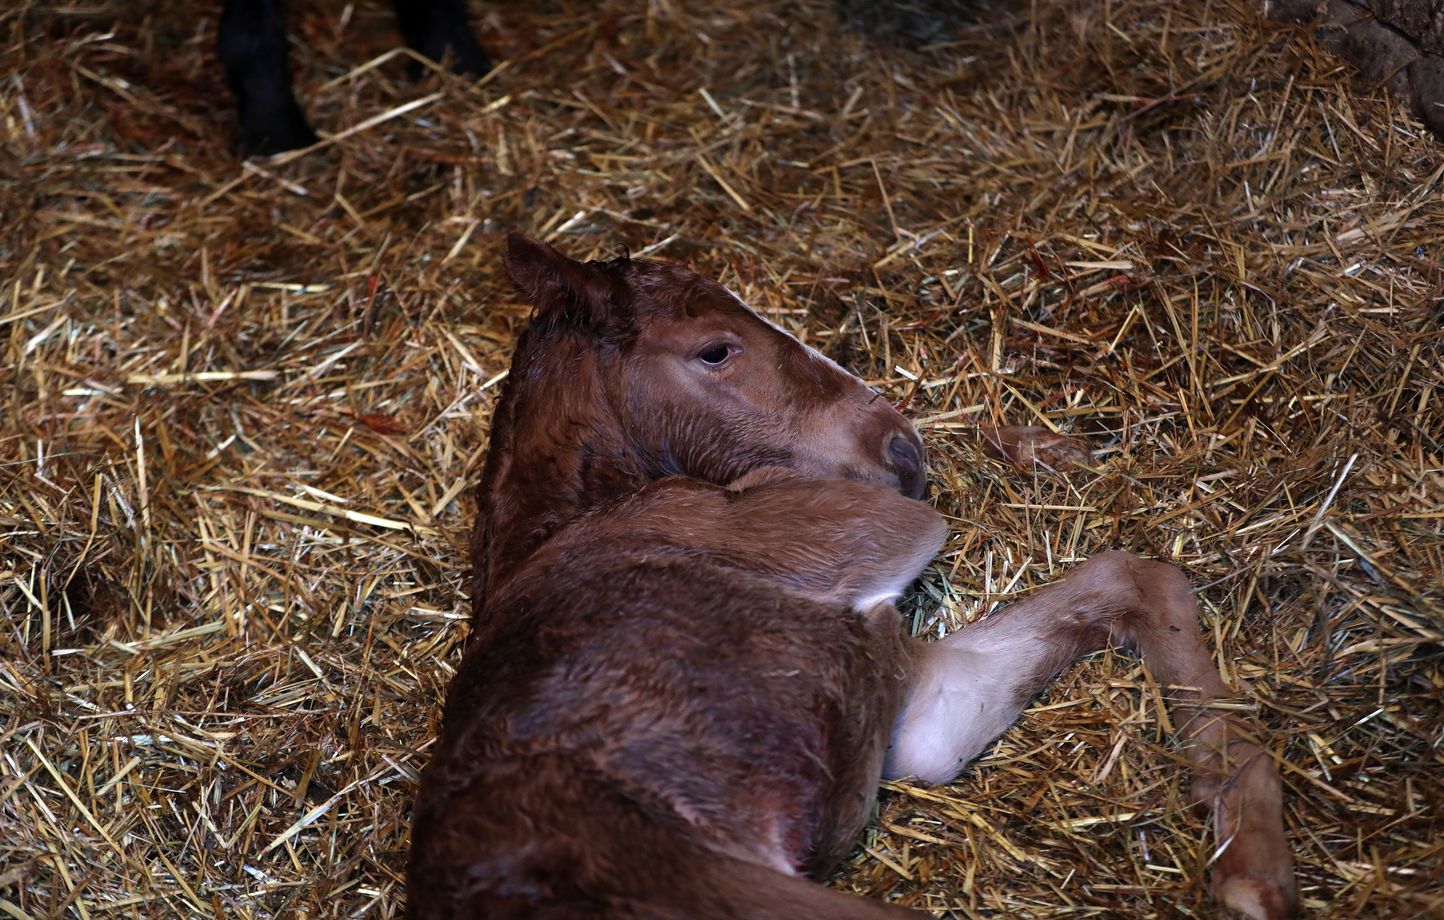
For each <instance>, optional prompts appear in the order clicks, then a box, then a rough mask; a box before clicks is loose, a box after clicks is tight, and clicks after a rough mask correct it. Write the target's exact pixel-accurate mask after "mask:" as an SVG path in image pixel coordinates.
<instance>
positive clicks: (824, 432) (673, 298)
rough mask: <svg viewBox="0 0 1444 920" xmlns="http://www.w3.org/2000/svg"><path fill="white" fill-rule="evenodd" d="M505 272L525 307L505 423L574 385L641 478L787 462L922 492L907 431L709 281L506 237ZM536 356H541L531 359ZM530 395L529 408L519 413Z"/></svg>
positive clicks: (722, 475)
mask: <svg viewBox="0 0 1444 920" xmlns="http://www.w3.org/2000/svg"><path fill="white" fill-rule="evenodd" d="M506 266H507V270H508V271H509V272H510V274H511V277H512V279H513V280H514V281H515V282H516V284H517V286H518V287H519V288H520V289H521V291H522V293H523V294H525V295H526V297H527V298H528V299H529V300H530V301H531V303H532V304H533V306H534V307H535V310H536V312H535V314H534V317H533V321H532V325H531V328H530V329H529V331H528V333H527V336H526V340H525V341H524V342H522V343H520V344H519V346H518V353H517V356H516V364H514V365H513V369H514V372H515V371H516V370H520V369H522V368H523V367H524V368H525V371H524V372H525V373H526V375H527V376H528V378H529V379H528V380H527V381H526V382H525V383H524V384H521V385H522V386H525V388H526V390H528V391H530V392H528V393H522V392H518V393H517V399H518V401H519V402H518V405H516V406H515V407H513V408H514V413H515V414H514V416H513V418H514V419H515V421H516V422H517V423H519V424H528V423H526V422H522V421H521V420H522V419H523V418H524V417H527V416H529V415H531V413H532V411H538V410H539V411H540V413H541V414H543V415H545V414H547V413H548V412H549V411H551V410H553V409H555V408H559V407H556V406H551V405H547V401H548V395H547V394H548V392H552V393H555V392H557V391H560V390H562V389H567V388H573V387H576V386H581V387H583V388H584V389H585V390H586V391H588V392H591V393H593V394H595V395H596V396H597V397H598V398H599V399H600V400H602V401H603V403H604V405H605V411H604V412H603V413H602V414H603V416H604V417H603V418H602V419H597V418H595V417H593V418H591V419H590V420H589V421H590V423H591V424H593V425H598V424H601V425H606V424H612V425H615V426H616V430H615V432H614V434H615V435H616V436H617V443H616V444H615V445H612V449H613V450H614V451H615V450H616V449H619V448H620V449H621V450H622V451H623V452H624V453H626V454H630V457H629V458H628V461H629V462H633V463H636V464H637V465H638V466H639V468H640V471H641V472H642V473H643V475H645V476H646V477H648V478H658V477H660V476H665V475H670V474H682V475H686V476H692V477H696V478H699V479H704V480H707V481H710V482H715V483H726V482H729V481H731V480H733V479H736V478H737V477H738V476H741V475H742V474H744V473H746V472H748V471H750V470H753V469H756V468H758V467H761V466H786V467H790V468H792V469H794V470H797V471H798V472H801V473H804V474H807V475H810V476H817V477H821V478H845V479H858V480H869V481H874V482H880V483H885V484H887V485H889V486H892V487H893V488H896V489H898V490H899V491H901V492H902V493H903V494H905V495H908V496H910V497H913V498H920V497H922V495H923V493H924V491H925V490H926V485H927V479H926V475H925V473H924V469H923V456H922V442H921V441H920V440H919V438H918V435H917V432H916V431H915V430H914V429H913V426H912V425H911V424H910V423H909V422H908V421H907V420H906V419H904V418H903V417H902V416H901V415H899V414H898V413H897V411H896V410H894V409H893V407H892V406H891V405H889V404H888V401H887V400H886V399H883V398H881V396H880V394H878V393H875V392H873V391H872V390H871V389H869V388H868V387H867V386H866V385H865V384H864V383H863V382H862V381H861V380H859V379H858V378H857V377H855V376H853V375H852V374H849V373H848V372H846V371H844V370H843V369H842V368H840V367H838V366H837V365H836V364H834V363H833V362H831V361H829V360H828V359H826V358H824V357H823V356H822V355H820V354H818V353H817V352H816V351H813V350H812V349H810V348H808V347H806V346H805V345H803V344H802V343H800V342H798V341H797V340H796V339H794V338H793V337H792V336H790V335H788V334H787V333H785V332H783V331H782V330H781V329H779V328H778V327H776V326H774V325H773V324H771V323H769V322H768V321H767V320H765V319H763V318H761V317H760V316H758V315H757V314H756V313H754V312H753V311H752V310H751V309H749V308H748V307H747V305H746V304H744V303H743V302H742V301H741V300H740V299H739V298H738V297H737V296H736V295H735V294H733V293H732V292H731V291H729V290H727V289H726V288H724V287H723V286H721V285H720V284H717V283H716V282H714V281H710V280H708V279H706V278H703V277H701V276H700V275H697V274H696V273H694V272H692V271H689V270H688V269H686V268H683V267H681V266H679V265H674V264H668V263H662V262H652V261H646V260H640V259H638V260H632V259H626V258H623V259H616V260H613V261H611V262H589V263H585V264H583V263H580V262H576V261H573V260H571V259H568V258H567V257H565V256H563V255H562V254H560V253H559V252H557V251H556V250H555V249H552V248H551V247H550V246H547V245H546V244H544V243H539V242H535V241H533V240H529V239H526V238H525V237H521V236H516V235H513V236H512V237H511V238H510V239H509V240H508V248H507V255H506ZM562 341H565V344H564V345H560V344H559V343H561V342H562ZM524 350H525V351H528V352H531V354H523V353H522V352H523V351H524ZM539 352H548V353H549V355H550V360H545V361H537V360H534V358H535V357H536V356H537V354H538V353H539ZM558 354H562V355H565V356H566V357H565V358H564V359H563V360H557V355H558ZM546 377H551V378H553V379H551V380H546V379H544V378H546ZM562 378H566V379H562ZM528 399H530V400H535V401H538V402H539V405H537V406H533V407H529V406H526V405H522V404H521V401H525V400H528ZM529 410H530V411H529ZM551 427H554V426H551ZM558 433H561V432H560V431H558ZM594 446H597V445H594ZM597 459H601V458H597ZM618 459H620V458H618Z"/></svg>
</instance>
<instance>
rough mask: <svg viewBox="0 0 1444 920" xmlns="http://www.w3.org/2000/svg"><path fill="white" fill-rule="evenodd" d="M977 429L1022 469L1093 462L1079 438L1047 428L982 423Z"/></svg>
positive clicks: (1082, 465) (1062, 467)
mask: <svg viewBox="0 0 1444 920" xmlns="http://www.w3.org/2000/svg"><path fill="white" fill-rule="evenodd" d="M978 431H979V432H981V434H982V436H983V439H984V440H985V441H987V442H988V445H989V446H990V447H992V448H993V450H994V451H996V452H997V453H998V454H999V455H1001V456H1002V458H1003V459H1004V460H1007V461H1008V462H1009V463H1011V464H1013V465H1014V466H1016V467H1018V468H1019V469H1021V470H1031V469H1032V468H1033V467H1034V466H1044V467H1047V468H1049V469H1053V470H1069V469H1073V468H1075V467H1077V468H1082V469H1088V468H1089V467H1091V466H1093V455H1092V454H1091V453H1089V452H1088V450H1087V449H1086V448H1085V447H1084V446H1083V445H1082V444H1081V443H1080V442H1078V441H1075V440H1074V439H1073V438H1070V437H1067V436H1065V435H1061V434H1055V433H1054V432H1052V431H1049V430H1048V429H1047V428H1033V427H1029V426H1026V425H1010V426H1007V427H1004V428H994V427H991V426H988V425H984V426H981V427H980V428H979V429H978Z"/></svg>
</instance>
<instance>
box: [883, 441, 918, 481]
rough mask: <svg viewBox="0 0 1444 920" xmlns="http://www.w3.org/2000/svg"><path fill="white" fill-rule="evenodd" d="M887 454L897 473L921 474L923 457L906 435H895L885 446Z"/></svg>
mask: <svg viewBox="0 0 1444 920" xmlns="http://www.w3.org/2000/svg"><path fill="white" fill-rule="evenodd" d="M887 454H888V456H889V457H891V458H892V462H893V464H894V465H895V466H896V467H897V471H898V472H899V473H921V472H922V471H923V455H922V453H921V452H920V451H919V450H918V446H917V445H916V444H914V443H913V442H912V439H911V438H909V437H908V436H907V435H902V434H895V435H893V438H892V440H891V441H889V442H888V445H887Z"/></svg>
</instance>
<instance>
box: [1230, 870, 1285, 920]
mask: <svg viewBox="0 0 1444 920" xmlns="http://www.w3.org/2000/svg"><path fill="white" fill-rule="evenodd" d="M1214 897H1216V898H1217V899H1218V903H1219V904H1221V905H1222V906H1223V911H1224V916H1226V917H1228V918H1229V920H1286V918H1288V917H1293V916H1295V915H1296V904H1297V897H1296V896H1295V894H1294V891H1293V888H1292V886H1288V887H1284V886H1281V885H1279V884H1278V883H1276V882H1271V881H1269V880H1267V879H1262V878H1255V877H1253V876H1248V875H1235V876H1232V877H1230V878H1227V879H1225V880H1223V881H1222V882H1220V883H1218V884H1216V885H1215V887H1214Z"/></svg>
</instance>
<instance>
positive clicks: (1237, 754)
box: [885, 553, 1295, 920]
mask: <svg viewBox="0 0 1444 920" xmlns="http://www.w3.org/2000/svg"><path fill="white" fill-rule="evenodd" d="M1112 643H1118V644H1129V645H1133V646H1135V647H1136V648H1137V649H1138V651H1139V652H1140V653H1141V655H1142V657H1143V660H1144V661H1145V662H1146V663H1147V664H1148V666H1149V667H1150V668H1151V669H1152V671H1153V673H1154V674H1155V675H1156V676H1157V677H1158V679H1159V680H1160V681H1161V682H1162V683H1163V684H1164V685H1165V686H1166V687H1168V688H1169V689H1168V694H1167V695H1168V699H1169V701H1170V703H1171V704H1172V705H1173V707H1174V710H1175V715H1176V718H1175V721H1176V722H1177V723H1178V724H1179V725H1180V726H1181V734H1182V747H1183V751H1184V754H1185V756H1186V757H1187V758H1188V760H1189V761H1190V763H1191V773H1192V777H1191V778H1192V786H1193V796H1194V801H1195V804H1196V805H1197V806H1199V807H1200V808H1202V809H1204V810H1207V811H1209V812H1210V813H1211V816H1212V824H1213V829H1214V835H1215V838H1216V841H1217V846H1218V847H1219V849H1220V850H1221V853H1220V855H1219V856H1218V857H1217V859H1216V860H1215V862H1214V866H1213V887H1214V893H1215V895H1216V897H1217V898H1218V899H1219V901H1220V902H1222V903H1223V904H1224V905H1225V906H1226V907H1227V908H1229V909H1230V910H1232V911H1234V912H1235V914H1236V915H1239V916H1243V917H1247V918H1259V920H1275V918H1280V917H1285V916H1287V915H1288V914H1289V913H1290V912H1291V911H1292V908H1293V905H1294V901H1295V889H1294V878H1293V859H1292V857H1291V855H1290V852H1289V846H1288V842H1287V840H1286V838H1285V836H1284V827H1283V796H1282V786H1281V783H1280V780H1279V775H1278V771H1277V769H1276V768H1275V766H1274V764H1273V761H1272V760H1271V759H1270V758H1269V755H1268V753H1267V752H1266V751H1264V750H1262V749H1261V748H1260V747H1259V745H1258V744H1257V743H1256V741H1255V740H1253V739H1254V736H1253V734H1252V733H1251V732H1250V731H1249V730H1248V728H1247V726H1245V725H1244V724H1243V723H1242V722H1241V721H1240V720H1238V719H1236V718H1233V717H1230V716H1225V715H1221V714H1219V713H1218V712H1216V711H1213V710H1210V709H1209V708H1208V707H1207V705H1206V704H1207V703H1208V702H1209V701H1210V700H1214V699H1217V698H1219V697H1224V696H1228V695H1229V690H1228V688H1227V687H1226V686H1225V685H1224V683H1223V681H1222V679H1221V678H1220V677H1219V674H1218V670H1217V668H1216V667H1214V664H1213V660H1212V658H1211V657H1210V656H1209V653H1208V649H1207V648H1206V647H1205V645H1204V641H1203V637H1202V636H1201V635H1200V633H1199V628H1198V614H1197V605H1196V603H1195V601H1194V597H1193V592H1192V590H1191V589H1190V587H1189V585H1188V580H1187V579H1186V578H1185V577H1184V575H1183V573H1182V572H1180V571H1179V570H1178V569H1176V568H1174V567H1172V566H1169V565H1165V564H1162V563H1157V562H1149V561H1147V560H1144V559H1139V558H1137V557H1135V556H1131V555H1129V554H1127V553H1107V554H1105V555H1102V556H1099V557H1097V558H1096V559H1093V560H1091V561H1089V562H1088V563H1086V564H1084V565H1083V566H1082V567H1080V568H1079V569H1078V570H1077V571H1076V572H1074V573H1072V574H1071V575H1070V576H1069V577H1067V578H1066V579H1064V580H1063V581H1062V582H1060V583H1058V584H1056V585H1053V586H1050V587H1048V588H1045V589H1043V590H1042V591H1040V592H1039V593H1037V594H1036V595H1033V596H1032V597H1029V598H1026V599H1024V600H1021V601H1018V602H1016V603H1014V604H1012V605H1011V606H1010V607H1008V608H1006V609H1004V610H1002V611H1000V612H999V613H998V614H996V615H994V616H992V617H989V618H987V619H985V620H983V621H982V622H981V623H977V624H974V625H972V626H969V627H967V628H965V629H963V630H961V631H959V632H957V633H955V634H953V635H951V636H949V637H947V638H946V639H943V640H941V641H938V642H933V643H925V644H922V647H921V648H920V649H919V650H918V651H917V658H918V663H917V665H916V667H917V670H916V673H915V675H914V678H913V681H912V685H911V686H910V688H909V690H908V694H907V699H906V701H905V703H904V707H903V712H902V714H901V715H900V716H899V718H898V721H897V724H896V726H895V728H894V735H893V746H892V749H891V750H890V751H889V753H888V762H887V766H886V767H885V773H886V775H888V776H894V777H897V776H908V775H913V776H917V777H919V778H921V779H923V780H926V781H929V782H944V781H947V780H949V779H952V778H953V777H954V776H956V775H957V774H958V772H959V771H961V769H962V768H963V766H964V765H965V764H966V763H967V762H968V761H970V760H972V759H973V758H974V757H976V756H977V755H978V754H979V753H981V751H982V750H983V748H984V747H985V746H986V745H987V744H988V743H989V742H990V741H992V739H993V738H995V737H996V736H997V735H998V734H999V733H1001V732H1002V731H1003V730H1004V729H1006V728H1007V727H1008V726H1009V725H1011V724H1012V722H1013V721H1014V720H1015V719H1016V718H1017V716H1018V714H1019V713H1020V712H1021V711H1022V709H1023V707H1024V706H1025V705H1026V704H1027V703H1028V701H1029V700H1030V699H1032V697H1033V696H1034V695H1036V694H1037V693H1038V692H1039V691H1040V690H1042V689H1043V687H1044V685H1045V684H1046V683H1047V682H1048V681H1049V680H1051V679H1052V678H1053V677H1054V676H1055V675H1056V674H1057V673H1058V672H1059V671H1061V670H1062V669H1063V668H1064V667H1065V666H1067V665H1068V664H1070V663H1071V662H1073V661H1074V660H1076V659H1077V658H1079V657H1081V656H1083V655H1086V654H1088V653H1090V652H1094V651H1097V650H1099V649H1101V648H1104V647H1106V646H1108V645H1109V644H1112Z"/></svg>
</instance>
